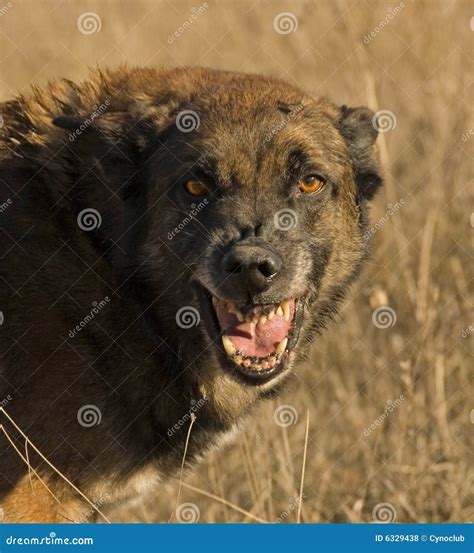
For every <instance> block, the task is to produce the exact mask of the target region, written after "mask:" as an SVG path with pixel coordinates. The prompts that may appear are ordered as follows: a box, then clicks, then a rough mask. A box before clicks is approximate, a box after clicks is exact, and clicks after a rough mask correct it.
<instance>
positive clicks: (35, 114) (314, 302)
mask: <svg viewBox="0 0 474 553" xmlns="http://www.w3.org/2000/svg"><path fill="white" fill-rule="evenodd" d="M106 104H107V108H106V109H105V110H104V112H103V113H101V114H100V115H99V116H98V117H94V118H93V120H92V122H91V124H90V126H88V128H87V129H85V130H84V132H82V133H80V135H78V136H77V137H76V138H75V139H74V140H69V139H68V132H67V131H65V128H67V129H70V130H71V129H74V128H75V127H78V126H79V125H80V124H81V122H83V121H84V120H86V119H87V118H89V119H90V115H91V113H93V112H94V111H96V110H97V109H98V108H99V107H100V106H101V105H106ZM294 105H301V106H303V109H302V111H301V113H298V114H296V115H295V116H294V118H293V116H291V117H288V110H291V109H292V108H291V106H294ZM186 109H191V110H195V111H197V112H198V113H200V114H201V115H202V117H201V127H200V129H199V132H198V133H195V134H194V135H191V134H186V135H184V137H183V136H182V135H179V133H176V129H175V119H176V115H177V113H179V112H180V111H181V110H186ZM1 112H2V114H3V117H4V121H5V126H4V128H3V129H2V130H1V138H0V159H1V162H0V191H1V196H0V201H2V202H3V201H5V200H6V198H9V197H11V198H12V203H11V206H10V207H9V208H8V210H7V211H6V212H5V213H4V214H2V219H1V224H2V227H1V230H2V231H3V237H4V238H3V246H2V250H1V252H0V254H1V256H2V266H1V269H0V283H1V287H2V288H1V297H0V306H1V307H2V310H3V312H4V315H5V322H4V325H3V326H2V327H1V328H0V333H1V334H0V340H1V352H0V353H2V355H1V357H0V376H1V378H0V398H1V397H6V396H7V395H11V396H12V398H13V399H12V401H11V402H10V403H9V404H8V405H7V406H6V411H7V412H8V413H9V414H10V416H11V417H12V418H13V419H14V420H15V421H16V422H17V424H18V425H19V426H20V427H21V429H22V430H23V432H24V433H25V434H26V435H28V437H29V439H30V440H31V441H32V442H33V443H34V444H35V445H36V446H37V447H38V448H39V449H40V450H41V452H42V453H43V454H44V455H45V456H46V457H47V458H48V459H49V460H50V461H51V462H52V463H53V464H54V465H55V466H56V467H57V469H58V470H59V471H61V473H63V474H64V475H65V476H67V478H68V479H70V480H71V481H73V482H74V484H75V485H76V486H78V487H79V488H80V489H81V491H82V492H83V493H85V494H86V495H87V496H88V497H89V498H90V500H91V501H93V502H95V503H98V504H102V502H103V501H104V497H105V498H106V499H107V501H109V500H116V499H119V498H121V497H125V496H126V495H128V494H131V493H137V492H139V491H140V490H141V489H143V487H144V486H147V485H148V483H149V482H152V481H156V482H158V481H159V480H160V479H162V478H167V477H169V476H171V475H173V474H176V471H177V470H178V469H179V467H180V464H181V459H182V456H183V453H184V445H185V440H186V435H187V430H188V427H189V425H188V424H186V425H184V427H183V428H180V430H179V431H177V432H176V433H173V434H172V435H171V436H170V434H169V428H170V427H172V426H173V425H174V424H175V423H176V421H178V420H181V419H183V417H185V416H186V414H187V413H188V412H189V408H190V405H193V403H192V402H193V401H194V402H196V401H197V400H203V401H204V407H202V409H200V410H199V412H198V413H197V420H196V423H195V426H194V428H193V432H192V436H191V440H190V443H189V449H188V455H187V460H188V464H191V463H192V461H193V460H196V459H198V458H201V457H202V456H203V455H204V454H205V452H206V451H207V450H208V449H209V448H210V447H212V446H213V444H216V443H218V442H219V441H220V440H221V439H222V438H223V437H225V436H226V435H228V434H229V433H231V432H233V430H234V429H235V428H236V427H237V426H238V425H239V424H240V421H241V420H243V418H245V417H246V416H247V415H248V414H249V413H250V411H251V408H252V407H253V405H254V404H255V403H256V401H257V400H258V399H262V398H265V397H270V396H271V395H273V394H274V393H276V392H277V391H278V389H279V387H280V386H281V385H282V383H283V380H284V376H285V375H289V374H291V372H292V370H293V369H294V367H295V366H296V364H297V361H298V360H299V359H301V358H302V356H304V355H305V353H306V352H307V350H308V344H309V342H310V341H311V340H312V338H313V336H314V334H315V332H318V331H319V330H321V329H322V328H323V327H324V326H325V324H326V321H327V320H328V319H329V318H331V316H332V315H333V314H334V313H335V311H336V307H337V305H338V303H339V302H340V300H341V299H342V297H343V296H344V293H345V291H346V289H347V287H348V285H349V284H350V282H352V280H353V279H354V277H355V276H356V275H357V273H358V271H359V269H360V267H361V263H362V261H363V260H364V259H365V257H366V254H367V247H366V244H365V241H364V239H363V232H364V228H365V210H366V203H367V200H368V199H370V198H371V197H372V196H373V194H374V192H375V189H376V188H377V186H378V185H379V183H380V179H379V178H378V175H377V167H376V161H375V159H374V158H373V150H372V145H373V142H374V140H375V136H376V132H375V131H374V129H373V128H372V125H371V116H372V114H371V113H370V112H368V110H364V109H362V108H361V109H354V110H351V109H348V108H345V107H342V108H339V107H336V106H334V105H333V104H332V103H330V102H329V101H328V100H325V99H320V98H313V97H312V96H311V95H310V94H307V93H304V92H303V91H301V90H299V89H297V88H295V87H293V86H291V85H288V84H287V83H284V82H282V81H279V80H276V79H272V78H266V77H262V76H257V75H243V74H239V73H232V72H222V71H213V70H209V69H203V68H192V69H190V68H182V69H176V70H169V71H155V70H152V69H133V70H129V69H126V68H122V69H120V70H118V71H115V72H107V71H106V72H100V71H95V72H93V73H92V75H91V77H90V79H89V80H87V81H85V82H84V83H82V84H80V85H77V84H74V83H70V82H66V81H57V82H54V83H51V84H50V85H49V86H48V87H47V88H45V89H41V90H40V89H37V90H35V91H34V93H33V94H32V95H31V96H29V97H19V98H17V99H15V100H12V101H10V102H7V103H5V104H4V105H3V106H2V109H1ZM279 125H280V126H281V127H282V128H281V130H279V131H278V132H275V133H274V134H273V135H272V136H271V140H267V139H265V138H264V137H263V138H262V133H263V136H264V133H267V135H268V132H271V131H272V129H275V128H280V127H279ZM154 141H156V142H154ZM150 143H153V144H155V146H154V147H153V151H152V155H151V156H149V154H150V152H149V151H148V150H147V148H150ZM295 147H298V148H306V149H307V150H308V151H309V152H310V153H309V155H310V157H312V158H314V159H317V160H318V162H319V164H320V166H321V169H322V170H323V171H325V172H327V173H328V174H330V175H331V177H332V178H333V179H334V182H335V183H337V186H336V185H335V187H334V189H333V194H332V196H331V195H330V194H329V193H328V194H327V195H326V196H324V199H322V200H321V201H320V203H318V204H314V205H315V207H314V208H311V209H309V210H308V209H306V208H305V207H304V206H303V207H302V208H301V209H302V211H301V220H302V221H304V226H305V228H304V229H301V230H299V231H298V233H296V234H295V235H291V236H290V234H287V235H285V236H283V235H282V236H281V239H280V238H279V240H280V241H279V247H281V249H282V252H283V253H282V255H284V258H285V260H286V263H287V265H288V267H291V268H292V274H291V275H289V276H288V278H290V277H291V282H290V280H288V282H282V283H281V289H278V286H280V285H279V284H277V285H276V288H275V290H274V291H273V292H272V293H273V294H274V296H272V297H265V298H264V297H262V298H257V299H260V300H261V301H260V303H264V302H265V301H269V302H272V301H275V300H277V299H279V300H280V299H282V298H284V297H285V296H284V295H283V294H289V293H290V291H291V293H292V297H299V296H300V295H302V294H303V292H304V293H306V292H308V294H307V300H306V301H307V304H306V307H305V309H306V311H305V313H306V314H305V317H304V321H303V322H302V325H301V337H300V338H299V341H298V346H297V347H296V348H295V351H294V352H291V354H290V355H289V361H288V367H287V369H288V370H286V372H285V373H284V374H282V375H280V376H279V377H278V378H276V379H275V380H274V381H273V382H272V384H271V385H270V384H262V385H258V386H251V385H244V384H242V382H240V381H239V380H238V379H236V378H234V376H233V375H232V374H230V373H229V372H228V371H225V370H222V368H221V362H220V361H218V353H217V352H215V351H214V349H213V344H212V341H213V336H212V335H211V334H212V333H210V331H209V328H208V327H207V326H206V325H207V321H203V322H204V328H205V329H207V330H203V325H200V327H199V328H197V329H191V330H189V331H185V332H183V331H182V330H180V329H176V326H175V325H174V316H175V313H176V309H177V308H178V307H179V306H181V305H195V304H196V305H198V306H199V308H200V309H201V310H204V307H203V306H202V304H199V303H196V302H199V299H198V298H199V295H191V292H190V290H191V289H193V290H194V288H193V287H194V286H195V281H196V280H197V281H199V283H200V284H199V287H202V286H203V285H205V287H206V288H207V289H208V290H210V291H212V292H213V293H214V292H215V289H216V286H217V285H216V282H217V280H216V278H215V275H214V273H213V271H215V263H214V262H213V258H212V255H211V254H212V252H214V251H215V249H214V250H213V249H212V248H211V246H213V245H215V244H218V245H219V247H224V245H223V244H224V243H225V241H226V240H228V239H229V236H230V234H231V233H232V232H234V231H233V228H234V227H235V226H236V225H237V226H238V224H240V222H241V221H243V220H248V221H249V224H255V222H254V221H253V219H252V217H254V212H253V210H254V205H256V204H258V205H259V206H261V210H267V212H266V213H265V215H262V216H263V217H264V219H265V220H267V221H272V220H273V213H274V212H275V211H276V210H277V209H278V207H279V206H280V207H282V206H283V204H281V201H282V200H279V199H278V198H276V197H275V198H274V200H272V199H271V197H272V195H274V194H275V190H276V184H275V183H276V182H277V181H278V178H279V175H284V174H286V168H285V167H284V166H283V159H286V155H287V153H288V152H289V151H290V148H295ZM188 148H189V151H188V150H187V149H188ZM194 150H199V151H200V152H201V153H203V154H208V153H214V154H215V157H217V158H218V159H219V164H218V167H217V168H216V174H217V175H218V178H219V181H220V182H226V183H230V182H233V183H234V184H233V188H232V190H231V194H235V197H234V198H233V200H232V201H230V200H228V201H227V203H225V202H224V203H223V207H222V208H221V209H220V210H215V211H212V210H213V209H214V208H211V210H210V211H208V213H211V211H212V213H214V215H213V217H214V219H213V220H214V223H212V224H214V227H212V228H211V227H210V226H209V227H207V228H206V232H202V231H200V230H199V228H197V229H196V228H195V226H194V224H195V223H193V224H192V225H191V226H190V227H189V230H188V232H189V233H190V232H191V231H192V232H194V233H195V234H194V239H193V241H191V242H186V241H185V240H186V236H187V235H186V233H183V234H182V235H180V237H179V239H176V240H175V241H174V242H173V243H170V244H168V243H167V242H166V232H167V231H168V230H169V229H170V228H173V227H174V226H175V225H176V223H177V222H179V221H180V220H181V219H182V216H183V213H186V211H185V210H184V211H181V213H178V214H175V211H177V210H176V203H173V202H174V200H173V201H172V202H171V203H168V204H165V203H163V202H166V201H168V200H167V198H166V194H165V191H166V190H165V189H164V188H163V187H164V186H165V185H164V184H162V182H163V183H164V182H165V180H166V178H168V177H167V175H168V176H169V179H171V180H172V179H174V178H175V173H176V172H179V171H180V170H181V166H182V165H183V166H184V164H185V154H186V152H188V153H190V152H193V151H194ZM144 152H148V153H147V156H149V157H147V165H146V175H147V176H146V177H145V176H144V173H142V172H141V170H142V169H143V168H142V167H141V166H140V164H139V161H138V160H139V159H141V158H142V157H143V156H144V155H145V153H144ZM186 155H187V154H186ZM150 160H151V161H150ZM163 167H164V168H163ZM149 175H152V180H151V181H147V182H148V184H147V188H146V202H145V203H144V204H141V203H140V202H142V201H144V200H143V197H142V196H141V195H140V193H138V192H137V189H138V190H140V187H143V186H144V184H143V183H144V181H145V180H146V178H149ZM154 175H161V177H160V179H161V180H160V179H158V180H156V179H155V180H153V179H154V178H155V177H154ZM163 175H164V176H163ZM171 175H173V176H171ZM171 180H170V182H171ZM167 186H168V185H167ZM170 190H174V188H173V187H170ZM173 193H174V192H173ZM143 194H145V193H143ZM130 197H132V200H130ZM250 197H252V198H253V199H252V203H249V198H250ZM246 202H247V203H246ZM292 205H293V204H292ZM295 205H296V204H295ZM298 205H299V204H298ZM311 205H313V204H311ZM94 206H96V207H97V208H98V209H99V211H100V213H101V215H102V222H103V224H102V226H101V227H100V229H98V230H97V232H93V233H84V232H82V231H80V230H78V228H77V222H76V219H77V214H78V213H79V212H80V211H81V210H82V209H84V208H89V207H94ZM149 206H152V207H153V210H154V211H153V212H152V214H153V216H150V214H149V211H150V209H149ZM259 209H260V208H259ZM295 209H296V208H295ZM178 211H179V210H178ZM262 213H263V211H262ZM145 214H146V215H147V222H146V224H145V223H144V221H143V216H144V215H145ZM173 217H175V218H174V219H173ZM211 220H212V217H211V215H208V214H207V213H206V216H205V219H204V218H203V222H204V224H209V225H211V223H210V221H211ZM252 221H253V222H252ZM208 222H209V223H208ZM130 223H132V224H131V225H130ZM201 224H202V223H201ZM142 225H143V226H142ZM126 226H127V227H128V226H132V227H133V228H134V232H136V234H134V235H133V236H128V235H127V237H126V239H123V234H124V233H123V232H122V230H123V228H125V227H126ZM305 233H306V234H305ZM308 236H309V238H308ZM200 240H209V241H210V242H206V243H203V244H201V243H200V242H199V241H200ZM268 240H276V234H275V232H273V234H272V233H271V232H270V233H269V235H268ZM289 240H290V241H289ZM291 240H293V242H291ZM212 241H214V242H212ZM309 246H311V248H310V249H308V248H309ZM124 252H126V253H124ZM199 252H206V254H205V255H203V256H202V257H199V258H197V257H196V256H197V253H199ZM208 252H209V254H208ZM138 253H139V254H140V256H138ZM135 254H136V255H137V259H136V260H134V262H133V264H132V266H130V259H131V258H132V257H133V256H135ZM183 260H185V261H186V262H184V261H183ZM182 261H183V263H182ZM144 268H145V269H146V270H147V271H146V272H142V269H144ZM127 271H129V272H127ZM190 273H192V274H190ZM138 277H140V278H138ZM165 292H166V293H165ZM233 293H234V291H233V290H232V289H228V290H226V291H225V294H226V295H229V296H231V295H232V294H233ZM106 296H110V305H109V306H107V307H105V308H104V309H103V310H102V311H101V312H100V313H99V314H98V315H97V317H96V318H95V320H94V322H93V323H90V324H88V325H87V326H86V327H84V328H83V329H82V330H81V331H80V333H78V334H77V335H75V336H74V337H73V338H70V337H69V338H68V330H69V329H71V328H74V326H75V325H76V324H77V323H78V322H79V321H81V320H82V319H83V318H84V315H85V314H86V313H87V312H88V310H89V309H90V305H91V303H92V302H93V301H100V300H101V299H103V298H104V297H106ZM157 298H159V299H160V301H159V302H157ZM203 319H204V316H203ZM157 338H159V339H158V340H157ZM88 404H92V405H95V406H98V407H99V409H100V411H101V415H102V420H101V423H100V424H99V425H96V426H93V427H90V428H84V427H83V426H81V425H80V424H78V421H77V413H78V410H79V409H80V408H81V407H82V406H84V405H88ZM0 422H1V423H3V424H4V425H5V428H6V431H7V432H8V433H9V435H10V436H11V437H12V439H14V440H15V442H16V443H17V446H18V447H19V449H22V448H23V447H24V441H23V439H22V438H21V436H20V435H19V434H18V432H17V431H16V429H15V428H14V427H13V426H12V425H11V424H10V423H9V422H8V421H7V420H1V421H0ZM1 449H2V466H1V470H0V473H1V474H0V505H1V506H2V508H3V509H4V512H5V516H6V520H7V521H22V522H24V521H29V522H33V521H35V522H40V521H41V522H46V521H51V522H53V521H60V520H61V519H62V518H64V519H65V520H66V519H72V520H82V517H84V516H87V513H88V511H89V510H90V506H89V505H88V504H87V503H86V502H84V501H82V500H80V498H79V497H78V494H77V493H76V492H75V491H74V490H72V489H71V488H70V486H69V485H68V484H66V483H65V481H64V480H63V479H62V478H61V477H60V476H59V475H58V474H57V473H55V472H54V471H52V470H51V468H50V467H49V466H48V465H47V464H46V463H45V462H44V461H42V460H41V459H40V458H39V457H38V456H37V455H36V454H34V452H33V451H32V450H31V448H30V459H31V463H32V465H33V466H34V468H35V470H37V472H38V474H40V475H41V476H42V477H43V478H45V480H46V481H47V483H48V485H49V486H50V488H51V490H52V492H53V493H54V494H55V495H56V496H57V497H58V499H60V501H61V503H63V505H64V506H65V507H64V509H63V508H59V506H58V504H57V502H55V501H54V500H53V499H52V497H51V495H50V494H49V493H48V492H47V491H45V489H44V487H43V486H42V485H41V484H40V483H39V482H38V481H37V480H36V479H35V477H34V476H33V479H32V485H33V488H31V487H30V485H31V484H30V481H29V478H28V476H27V473H26V472H27V471H26V467H25V466H24V464H23V463H22V462H21V460H20V459H19V458H18V456H17V454H16V453H15V452H14V451H13V448H12V447H11V446H9V445H8V444H4V443H3V441H2V442H1Z"/></svg>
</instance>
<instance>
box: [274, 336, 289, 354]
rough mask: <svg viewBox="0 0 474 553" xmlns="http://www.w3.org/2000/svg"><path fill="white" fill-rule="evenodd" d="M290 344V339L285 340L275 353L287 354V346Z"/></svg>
mask: <svg viewBox="0 0 474 553" xmlns="http://www.w3.org/2000/svg"><path fill="white" fill-rule="evenodd" d="M287 344H288V338H283V340H282V341H281V342H280V343H279V344H278V346H277V347H276V349H275V351H276V352H277V353H278V354H280V355H281V354H282V353H284V352H285V349H286V346H287Z"/></svg>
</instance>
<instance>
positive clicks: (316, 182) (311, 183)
mask: <svg viewBox="0 0 474 553" xmlns="http://www.w3.org/2000/svg"><path fill="white" fill-rule="evenodd" d="M325 184H326V182H325V181H324V180H323V179H322V178H321V177H318V176H317V175H307V176H306V177H303V178H302V179H300V180H299V182H298V186H299V189H300V190H301V192H304V193H305V194H314V193H315V192H320V191H321V190H322V189H323V188H324V185H325Z"/></svg>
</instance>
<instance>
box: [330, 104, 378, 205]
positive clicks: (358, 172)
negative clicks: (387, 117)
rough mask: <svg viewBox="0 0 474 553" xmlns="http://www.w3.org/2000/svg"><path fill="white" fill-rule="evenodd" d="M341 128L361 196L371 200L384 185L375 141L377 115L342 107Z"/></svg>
mask: <svg viewBox="0 0 474 553" xmlns="http://www.w3.org/2000/svg"><path fill="white" fill-rule="evenodd" d="M339 129H340V131H341V133H342V135H343V137H344V138H345V140H346V143H347V147H348V150H349V155H350V157H351V160H352V164H353V167H354V173H355V177H356V183H357V189H358V192H359V195H360V196H361V197H362V198H364V199H366V200H370V199H372V198H373V196H374V195H375V193H376V192H377V190H378V188H379V187H380V185H381V184H382V178H381V176H380V169H379V163H378V159H377V155H376V149H375V140H376V138H377V135H378V130H377V126H376V124H375V114H374V113H373V112H372V111H371V110H370V109H368V108H365V107H358V108H350V107H347V106H342V107H341V108H340V119H339Z"/></svg>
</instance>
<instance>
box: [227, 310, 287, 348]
mask: <svg viewBox="0 0 474 553" xmlns="http://www.w3.org/2000/svg"><path fill="white" fill-rule="evenodd" d="M288 303H289V304H290V320H289V321H285V319H284V318H283V317H279V316H278V315H275V316H274V317H273V319H272V320H271V321H270V320H267V322H266V323H265V324H263V325H262V324H260V323H258V324H256V325H255V324H254V323H247V322H243V323H240V322H239V320H238V319H237V317H236V316H235V315H234V313H230V312H229V311H227V309H226V307H224V306H223V305H222V304H219V305H218V306H217V307H216V315H217V318H218V319H219V324H220V326H221V330H222V332H223V334H226V335H227V336H229V338H230V339H231V340H232V343H233V344H234V345H235V347H236V348H237V350H238V351H239V352H240V353H241V354H242V355H245V356H246V357H266V356H267V355H270V354H272V353H273V352H274V351H275V348H276V347H277V345H278V344H279V343H280V342H281V341H282V340H283V338H286V336H287V335H288V332H289V331H290V328H291V321H292V320H293V316H294V313H295V302H294V301H293V300H290V301H289V302H288Z"/></svg>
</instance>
